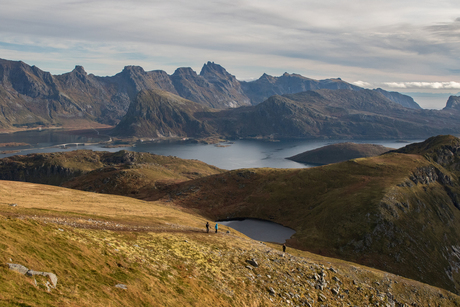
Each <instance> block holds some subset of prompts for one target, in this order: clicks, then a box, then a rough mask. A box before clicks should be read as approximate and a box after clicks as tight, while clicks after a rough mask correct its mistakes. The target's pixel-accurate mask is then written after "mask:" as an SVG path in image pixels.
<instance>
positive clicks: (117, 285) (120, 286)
mask: <svg viewBox="0 0 460 307" xmlns="http://www.w3.org/2000/svg"><path fill="white" fill-rule="evenodd" d="M115 288H119V289H123V290H128V286H126V285H124V284H116V285H115Z"/></svg>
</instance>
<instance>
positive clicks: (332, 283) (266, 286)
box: [0, 181, 460, 306]
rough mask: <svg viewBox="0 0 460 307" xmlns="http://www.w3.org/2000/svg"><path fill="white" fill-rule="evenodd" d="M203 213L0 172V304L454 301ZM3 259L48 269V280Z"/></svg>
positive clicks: (443, 294)
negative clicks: (248, 233) (52, 278)
mask: <svg viewBox="0 0 460 307" xmlns="http://www.w3.org/2000/svg"><path fill="white" fill-rule="evenodd" d="M12 203H14V204H16V206H11V204H12ZM205 222H206V220H205V219H204V218H202V217H200V216H198V215H194V214H188V213H184V212H182V211H180V210H178V209H176V208H173V207H171V204H170V203H161V202H145V201H140V200H135V199H133V198H126V197H120V196H111V195H101V194H95V193H88V192H82V191H76V190H70V189H63V188H59V187H53V186H44V185H39V184H31V183H21V182H11V181H0V236H1V237H2V242H1V244H0V250H1V253H0V263H1V264H2V265H1V266H0V271H1V274H0V304H1V305H6V306H203V305H211V304H212V305H213V306H280V305H283V306H285V305H290V304H293V305H298V306H302V305H306V306H308V305H311V306H317V305H324V304H327V305H329V306H342V305H357V306H363V305H375V306H377V305H378V306H385V305H404V304H417V306H434V305H435V306H458V305H460V297H458V296H456V295H454V294H452V293H449V292H447V291H445V290H441V289H438V288H434V287H431V286H428V285H425V284H422V283H419V282H415V281H411V280H407V279H404V278H402V277H400V276H395V275H392V274H388V273H385V272H381V271H377V270H374V269H369V268H365V267H361V266H359V265H355V264H350V263H347V262H344V261H340V260H335V259H332V258H324V257H320V256H317V255H313V254H309V253H306V252H300V251H295V250H292V249H288V252H289V253H288V254H283V253H281V252H280V247H279V246H277V245H272V244H262V243H260V242H256V241H253V240H250V239H248V238H246V237H245V236H243V235H241V234H238V233H237V232H235V231H233V230H231V232H230V233H226V232H225V231H226V230H227V228H225V227H222V232H220V233H218V234H207V233H205V232H204V227H203V225H204V223H205ZM250 259H255V260H256V261H257V262H258V266H257V267H256V266H254V265H250V264H249V263H248V262H247V260H250ZM7 263H15V264H22V265H24V266H26V267H28V268H30V269H33V270H37V271H44V272H53V273H55V274H56V275H57V277H58V282H57V287H56V289H50V290H49V291H47V289H46V287H45V286H44V283H45V282H46V279H44V277H42V276H35V277H28V276H25V275H21V274H19V273H16V272H14V271H11V270H9V269H8V267H7V265H6V264H7ZM117 285H118V286H119V287H122V288H119V287H116V286H117ZM123 287H125V289H123Z"/></svg>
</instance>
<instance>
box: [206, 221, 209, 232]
mask: <svg viewBox="0 0 460 307" xmlns="http://www.w3.org/2000/svg"><path fill="white" fill-rule="evenodd" d="M206 232H207V233H209V222H206Z"/></svg>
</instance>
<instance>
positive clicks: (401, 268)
mask: <svg viewBox="0 0 460 307" xmlns="http://www.w3.org/2000/svg"><path fill="white" fill-rule="evenodd" d="M451 138H452V137H449V138H448V139H449V140H450V139H451ZM452 139H455V138H452ZM434 140H438V141H436V142H435V143H439V144H440V145H439V148H438V149H434V154H435V155H436V157H437V159H439V162H441V161H448V162H446V163H444V162H443V163H442V164H439V163H437V162H436V160H431V159H427V158H426V157H424V156H422V154H423V152H420V153H410V154H405V153H399V152H392V153H388V154H384V155H382V156H378V157H372V158H361V159H355V160H350V161H347V162H341V163H336V164H331V165H327V166H321V167H316V168H311V169H301V170H275V169H248V170H236V171H231V172H227V173H224V174H221V175H213V176H210V177H206V178H202V179H197V180H192V181H189V182H184V183H181V184H178V185H176V186H171V187H170V189H169V190H167V189H165V190H162V191H156V192H155V193H154V194H152V197H151V198H150V199H154V200H155V199H161V198H163V197H166V198H167V199H172V200H173V201H174V202H175V203H176V204H178V205H180V206H183V207H187V208H191V209H193V210H194V211H198V212H200V213H201V214H203V215H204V216H208V217H210V218H212V219H227V218H237V217H253V218H261V219H267V220H273V221H275V222H278V223H281V224H283V225H285V226H289V227H291V228H293V229H295V230H296V231H297V233H296V234H295V235H294V238H293V239H292V240H291V241H290V245H292V246H298V247H300V248H302V249H306V250H309V251H312V252H315V253H319V254H322V255H330V256H334V257H338V258H341V259H346V260H350V261H355V262H358V263H361V264H365V265H368V266H372V267H376V268H379V269H382V270H386V271H389V272H392V273H396V274H399V275H403V276H406V277H410V278H413V279H416V280H419V281H423V282H426V283H429V284H431V285H435V286H438V287H442V288H445V289H449V290H450V291H454V292H457V293H458V292H459V291H460V276H459V275H458V270H457V268H458V267H459V260H458V259H459V256H458V252H457V251H458V250H459V248H460V239H459V238H460V205H459V203H460V202H459V195H460V182H459V179H458V178H459V173H458V170H457V165H458V164H456V163H457V162H456V161H458V160H459V159H460V158H459V156H458V152H459V151H458V150H459V148H460V147H459V146H458V145H455V146H453V145H452V144H451V142H450V141H447V143H446V142H445V138H444V137H439V138H434ZM427 142H428V143H430V142H433V140H428V141H427ZM456 142H457V143H456V144H458V140H457V141H456ZM414 146H415V145H414ZM419 146H420V147H421V148H424V147H425V146H428V145H426V143H422V144H421V145H419ZM449 146H453V147H452V149H450V147H449ZM448 157H450V158H448ZM449 161H450V162H449ZM452 161H453V162H452Z"/></svg>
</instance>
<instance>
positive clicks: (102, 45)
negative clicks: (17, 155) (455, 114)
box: [0, 0, 460, 89]
mask: <svg viewBox="0 0 460 307" xmlns="http://www.w3.org/2000/svg"><path fill="white" fill-rule="evenodd" d="M0 7H1V8H2V9H1V10H0V57H3V58H7V59H15V60H16V59H21V60H23V61H25V62H27V63H29V64H31V65H33V64H35V65H38V64H40V66H39V67H40V68H42V69H44V70H51V72H52V73H55V72H58V71H59V72H62V71H63V70H64V71H65V70H66V69H67V67H73V66H74V65H75V64H80V65H83V66H85V68H87V70H88V71H91V68H92V67H94V68H93V69H94V70H93V71H91V72H93V73H96V74H99V75H111V74H114V73H116V72H118V71H119V70H117V69H118V67H120V69H121V68H122V66H124V65H130V64H135V65H142V66H143V67H144V68H145V69H147V70H149V69H168V72H169V73H171V70H173V69H174V68H173V67H174V65H176V64H180V66H192V67H195V68H197V67H200V66H201V65H202V64H203V63H204V62H206V61H208V60H211V61H215V62H217V63H220V64H222V65H224V67H226V68H227V69H228V70H229V72H230V73H232V74H235V75H236V76H237V77H238V78H241V79H247V78H251V77H258V76H260V75H261V74H262V73H264V72H267V73H271V74H273V73H277V72H279V74H281V73H282V72H284V71H288V70H289V71H290V72H295V73H300V74H302V75H305V76H307V77H313V78H325V77H342V78H343V79H345V80H350V79H351V80H368V82H367V83H362V84H363V85H362V86H363V87H370V83H372V84H374V83H379V82H380V83H381V82H383V81H385V80H401V82H403V81H407V82H410V81H411V80H427V81H429V83H436V82H431V81H433V80H441V81H442V82H443V84H442V85H441V88H448V87H447V86H449V85H446V84H444V83H449V82H448V81H450V80H455V79H456V78H457V77H458V72H459V71H460V40H459V39H458V37H459V36H458V31H459V27H460V21H459V20H457V19H456V18H457V17H459V16H460V6H459V5H458V1H453V0H438V1H427V0H399V1H396V0H387V1H369V0H355V1H346V2H345V1H339V0H321V1H319V0H307V1H304V0H286V1H283V2H280V1H277V0H232V1H230V0H216V1H205V0H195V1H189V0H169V1H162V0H132V1H121V0H110V1H109V0H41V1H36V0H0ZM10 54H13V55H14V56H16V57H20V58H8V57H7V56H9V55H10ZM53 59H58V60H59V62H60V63H62V66H61V68H58V67H57V64H56V63H55V62H53ZM66 61H67V63H65V62H66ZM46 63H48V64H46ZM42 65H43V66H42ZM176 67H177V66H176ZM232 68H233V69H232ZM459 79H460V77H459ZM357 82H364V81H357ZM388 86H390V85H388ZM398 86H400V87H399V88H407V86H409V85H408V84H406V83H402V84H399V83H398V84H396V83H395V84H394V85H393V88H398ZM411 86H414V88H415V85H411ZM423 86H426V85H423ZM432 86H433V87H431V88H433V89H435V88H436V87H434V86H435V85H432ZM450 86H456V85H450ZM451 88H456V87H451Z"/></svg>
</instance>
